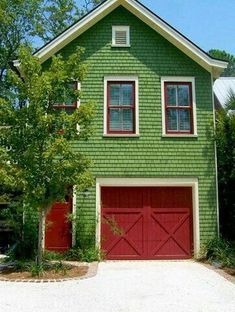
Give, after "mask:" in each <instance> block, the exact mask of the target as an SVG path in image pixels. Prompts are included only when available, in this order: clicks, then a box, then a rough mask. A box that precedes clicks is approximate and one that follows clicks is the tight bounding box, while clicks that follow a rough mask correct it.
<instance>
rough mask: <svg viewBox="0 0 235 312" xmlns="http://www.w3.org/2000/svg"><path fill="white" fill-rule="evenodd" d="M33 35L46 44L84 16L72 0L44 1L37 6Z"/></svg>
mask: <svg viewBox="0 0 235 312" xmlns="http://www.w3.org/2000/svg"><path fill="white" fill-rule="evenodd" d="M39 10H40V12H39V14H38V16H37V24H36V29H35V35H38V36H39V37H40V38H41V39H43V41H45V42H47V41H49V40H51V39H53V38H54V37H55V36H57V35H58V34H60V33H61V32H63V31H64V30H65V29H66V28H67V27H69V26H70V25H71V24H73V23H74V22H75V21H77V20H78V18H79V17H81V15H83V14H84V12H83V10H80V9H79V8H78V6H77V4H76V1H74V0H44V1H41V5H40V6H39Z"/></svg>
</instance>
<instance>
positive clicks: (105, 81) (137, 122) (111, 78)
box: [103, 76, 139, 137]
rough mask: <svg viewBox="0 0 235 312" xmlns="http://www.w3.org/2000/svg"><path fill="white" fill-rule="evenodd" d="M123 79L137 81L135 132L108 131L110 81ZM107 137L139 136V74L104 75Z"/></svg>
mask: <svg viewBox="0 0 235 312" xmlns="http://www.w3.org/2000/svg"><path fill="white" fill-rule="evenodd" d="M109 81H121V82H125V81H126V82H128V81H132V82H135V132H134V133H108V129H107V106H108V99H107V94H108V82H109ZM103 136H107V137H128V136H129V137H138V136H139V79H138V77H137V76H105V77H104V132H103Z"/></svg>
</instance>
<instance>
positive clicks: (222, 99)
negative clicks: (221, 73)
mask: <svg viewBox="0 0 235 312" xmlns="http://www.w3.org/2000/svg"><path fill="white" fill-rule="evenodd" d="M213 90H214V96H215V107H216V108H217V109H219V108H225V107H226V104H227V103H228V100H229V97H230V96H231V94H234V95H235V77H221V78H219V79H217V80H216V81H215V82H214V86H213Z"/></svg>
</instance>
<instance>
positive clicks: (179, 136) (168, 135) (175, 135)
mask: <svg viewBox="0 0 235 312" xmlns="http://www.w3.org/2000/svg"><path fill="white" fill-rule="evenodd" d="M162 138H198V135H197V134H173V133H172V134H171V133H169V134H162Z"/></svg>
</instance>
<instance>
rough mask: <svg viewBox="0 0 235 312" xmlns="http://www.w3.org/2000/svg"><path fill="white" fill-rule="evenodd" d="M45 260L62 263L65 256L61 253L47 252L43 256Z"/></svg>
mask: <svg viewBox="0 0 235 312" xmlns="http://www.w3.org/2000/svg"><path fill="white" fill-rule="evenodd" d="M43 259H44V260H45V261H58V260H59V261H60V260H63V259H64V255H63V254H62V253H59V252H54V251H49V250H45V252H44V254H43Z"/></svg>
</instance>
